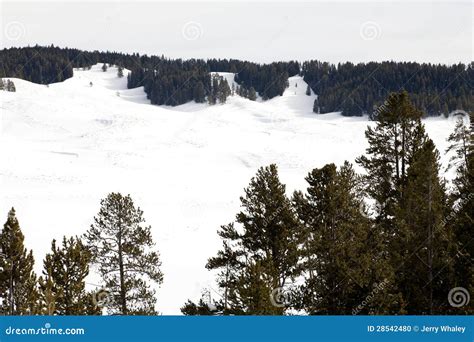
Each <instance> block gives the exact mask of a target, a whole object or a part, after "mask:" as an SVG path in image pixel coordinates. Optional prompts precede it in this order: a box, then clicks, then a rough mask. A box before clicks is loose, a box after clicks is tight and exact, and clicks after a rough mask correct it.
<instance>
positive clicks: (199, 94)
mask: <svg viewBox="0 0 474 342" xmlns="http://www.w3.org/2000/svg"><path fill="white" fill-rule="evenodd" d="M193 98H194V101H196V102H197V103H204V102H206V90H205V88H204V84H203V83H202V82H198V83H197V84H196V86H195V87H194V90H193Z"/></svg>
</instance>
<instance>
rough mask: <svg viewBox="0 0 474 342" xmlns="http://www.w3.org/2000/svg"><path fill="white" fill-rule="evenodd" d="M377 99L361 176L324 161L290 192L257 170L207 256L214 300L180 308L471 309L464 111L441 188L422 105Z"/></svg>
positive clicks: (219, 311) (470, 152)
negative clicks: (449, 173) (450, 175)
mask: <svg viewBox="0 0 474 342" xmlns="http://www.w3.org/2000/svg"><path fill="white" fill-rule="evenodd" d="M385 103H386V104H385V106H384V107H381V108H380V109H379V111H378V112H377V116H376V117H377V124H376V126H374V127H372V126H369V127H368V128H367V130H366V137H367V140H368V143H369V147H368V148H367V151H366V154H365V155H363V156H361V157H360V158H357V160H356V162H357V163H358V164H359V165H361V166H362V167H363V168H364V170H365V173H364V174H363V175H359V174H357V173H356V172H355V171H354V168H353V166H352V165H351V164H350V163H348V162H346V163H344V164H343V165H342V166H340V167H336V166H335V165H334V164H328V165H325V166H323V167H321V168H315V169H314V170H312V171H311V172H309V174H308V175H307V177H306V181H307V189H306V191H304V192H302V191H296V192H294V194H293V196H292V197H287V195H286V191H285V185H284V184H282V183H281V182H280V179H279V177H278V171H277V167H276V165H270V166H267V167H262V168H260V169H259V170H258V172H257V174H256V176H255V177H254V178H252V179H251V181H250V184H249V186H248V187H247V188H246V189H245V190H244V194H243V196H242V197H241V198H240V201H241V211H240V212H238V213H237V214H236V216H235V220H233V221H232V222H230V223H229V224H227V225H223V226H221V228H220V229H219V230H218V235H219V237H220V238H221V239H222V248H221V250H219V251H218V252H217V254H216V255H215V256H212V257H211V258H209V259H208V263H207V265H206V268H207V269H209V270H211V271H214V272H216V273H215V274H216V276H217V278H216V282H217V285H218V287H219V290H220V291H219V292H220V293H219V296H220V297H218V298H214V300H212V299H211V298H210V297H209V296H207V297H206V296H204V297H203V298H202V299H201V300H199V301H198V302H197V303H195V302H192V301H188V302H187V303H185V304H184V306H183V307H182V309H181V311H182V312H183V313H184V314H186V315H282V314H288V313H290V314H291V313H292V312H295V311H296V312H303V313H307V314H310V315H327V314H332V315H334V314H343V315H350V314H353V315H355V314H419V315H433V314H472V313H473V312H474V306H473V303H472V301H471V302H469V293H471V294H472V293H473V291H474V278H473V277H474V266H473V264H472V260H473V259H472V258H473V256H474V239H473V238H472V237H473V233H474V231H473V230H474V219H473V217H472V213H474V207H473V203H474V201H473V200H474V192H473V187H472V185H473V180H474V179H473V174H474V145H473V118H472V117H471V127H470V129H469V127H467V126H466V125H465V123H464V120H463V119H466V118H465V117H464V118H459V120H458V121H457V125H456V128H455V131H454V132H453V134H451V136H450V137H449V143H450V147H449V149H448V150H450V151H452V152H453V154H452V156H453V157H452V159H451V161H450V165H451V166H452V167H455V168H456V178H455V180H454V182H453V184H452V185H453V186H452V188H451V189H450V190H448V187H447V185H446V182H445V180H444V179H443V178H442V177H441V176H440V165H439V152H438V151H437V150H436V148H435V145H434V143H433V141H432V140H431V139H430V138H429V137H428V135H427V134H426V132H425V129H424V125H423V124H422V122H421V117H422V115H423V112H422V111H420V110H418V109H417V108H416V107H414V106H413V104H412V103H411V102H410V100H409V98H408V95H407V93H406V92H400V93H393V94H391V95H390V96H389V97H388V99H387V100H386V102H385ZM369 203H370V205H369ZM452 290H453V291H455V292H456V291H457V293H455V292H453V291H452ZM208 292H210V291H208ZM204 293H206V292H205V291H204Z"/></svg>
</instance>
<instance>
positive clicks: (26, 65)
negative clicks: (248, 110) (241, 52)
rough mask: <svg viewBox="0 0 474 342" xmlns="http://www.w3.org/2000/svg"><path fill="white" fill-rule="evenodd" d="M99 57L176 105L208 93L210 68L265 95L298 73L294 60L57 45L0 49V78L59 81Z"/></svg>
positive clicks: (154, 99)
mask: <svg viewBox="0 0 474 342" xmlns="http://www.w3.org/2000/svg"><path fill="white" fill-rule="evenodd" d="M99 62H104V63H108V64H110V65H117V66H120V67H124V68H127V69H129V70H130V71H131V73H130V75H129V76H128V87H129V88H135V87H140V86H143V87H144V89H145V92H146V93H147V95H148V98H149V99H150V101H151V103H152V104H158V105H170V106H176V105H180V104H183V103H186V102H189V101H192V100H195V101H196V102H204V101H202V96H201V94H202V92H204V96H205V97H207V96H208V95H210V94H212V91H213V90H212V79H211V78H212V77H211V75H210V73H211V72H218V71H227V72H235V73H237V77H236V79H235V81H236V82H237V83H238V84H240V86H241V88H243V89H246V90H247V91H250V89H251V88H253V89H254V91H257V92H258V93H259V94H260V95H261V96H262V97H263V98H264V99H270V98H272V97H275V96H277V95H281V94H282V93H283V91H284V90H285V88H286V87H287V79H288V76H293V75H296V74H297V73H298V72H299V64H298V63H297V62H278V63H272V64H268V65H261V64H257V63H252V62H242V61H238V60H226V59H224V60H215V59H213V60H209V61H205V60H199V59H190V60H182V59H169V58H165V57H163V56H161V57H160V56H147V55H142V56H140V55H139V54H124V53H117V52H109V51H107V52H99V51H81V50H78V49H70V48H59V47H54V46H50V47H41V46H34V47H27V48H10V49H3V50H1V51H0V63H1V66H0V78H1V77H18V78H22V79H25V80H28V81H31V82H34V83H40V84H48V83H53V82H61V81H63V80H65V79H67V78H70V77H72V73H73V70H72V69H73V68H85V67H89V66H91V65H93V64H96V63H99Z"/></svg>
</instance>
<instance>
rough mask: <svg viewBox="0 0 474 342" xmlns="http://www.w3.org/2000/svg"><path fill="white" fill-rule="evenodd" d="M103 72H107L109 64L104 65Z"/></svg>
mask: <svg viewBox="0 0 474 342" xmlns="http://www.w3.org/2000/svg"><path fill="white" fill-rule="evenodd" d="M102 71H103V72H106V71H107V64H106V63H104V64H103V65H102Z"/></svg>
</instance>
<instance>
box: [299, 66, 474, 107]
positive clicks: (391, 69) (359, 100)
mask: <svg viewBox="0 0 474 342" xmlns="http://www.w3.org/2000/svg"><path fill="white" fill-rule="evenodd" d="M473 68H474V64H473V63H471V64H470V65H464V64H457V65H451V66H447V65H439V64H438V65H435V64H425V63H423V64H419V63H412V62H410V63H407V62H382V63H376V62H370V63H360V64H353V63H349V62H348V63H340V64H337V65H334V64H330V63H325V62H320V61H308V62H304V63H303V65H302V75H303V76H304V80H305V81H306V82H307V83H308V84H309V85H310V86H311V89H312V90H313V91H314V92H315V93H316V94H317V95H318V98H317V99H316V100H315V103H314V108H313V110H314V112H316V113H327V112H335V111H342V113H343V115H346V116H360V115H363V114H369V115H371V116H373V114H374V113H375V108H377V107H378V106H381V105H383V102H384V100H385V99H386V97H387V96H388V94H389V93H390V92H394V91H401V90H406V91H408V93H410V96H411V98H412V100H413V103H414V104H415V105H416V106H417V107H418V108H420V109H421V110H423V112H424V113H425V114H426V115H439V114H448V113H450V112H452V111H454V110H465V111H468V112H470V111H472V110H474V92H473V90H472V87H471V85H470V82H472V80H474V70H473Z"/></svg>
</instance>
